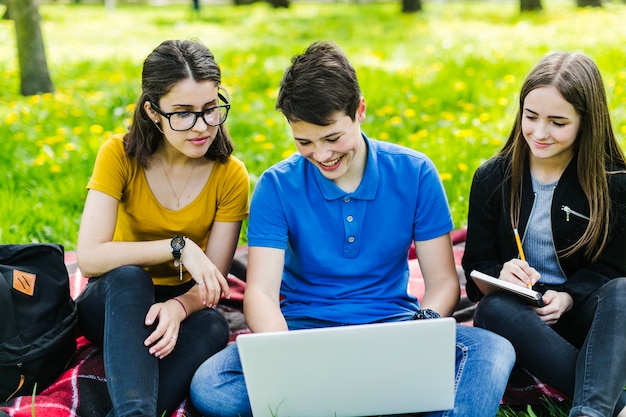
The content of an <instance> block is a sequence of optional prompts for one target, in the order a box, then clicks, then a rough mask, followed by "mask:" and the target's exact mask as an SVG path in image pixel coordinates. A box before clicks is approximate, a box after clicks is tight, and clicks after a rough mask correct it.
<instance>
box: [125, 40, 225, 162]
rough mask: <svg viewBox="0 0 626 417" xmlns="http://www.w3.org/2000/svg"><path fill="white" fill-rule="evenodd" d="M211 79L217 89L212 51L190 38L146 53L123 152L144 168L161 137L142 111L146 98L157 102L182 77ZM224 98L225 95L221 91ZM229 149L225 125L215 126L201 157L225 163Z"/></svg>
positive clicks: (219, 77)
mask: <svg viewBox="0 0 626 417" xmlns="http://www.w3.org/2000/svg"><path fill="white" fill-rule="evenodd" d="M186 79H193V80H195V81H211V82H213V83H215V85H216V86H217V87H218V88H219V89H220V90H221V88H220V85H221V82H222V74H221V70H220V67H219V66H218V65H217V63H216V62H215V57H214V56H213V53H212V52H211V51H210V50H209V49H208V48H207V47H206V46H204V45H202V44H201V43H199V42H197V41H192V40H167V41H164V42H163V43H161V44H160V45H159V46H157V47H156V48H155V49H154V50H153V51H152V52H151V53H150V55H148V57H147V58H146V60H145V61H144V64H143V71H142V73H141V96H140V97H139V100H138V101H137V105H136V106H135V112H134V114H133V120H132V124H131V126H130V129H129V130H128V133H126V135H125V136H124V150H125V151H126V155H128V156H134V157H135V158H137V161H138V162H139V164H140V165H141V166H143V167H144V168H145V167H147V166H148V162H149V160H150V156H151V155H152V154H154V152H155V151H156V150H157V148H158V146H159V143H161V141H162V140H163V133H162V132H161V131H160V130H159V129H158V128H157V126H156V125H155V124H154V123H153V121H152V120H151V119H150V117H149V115H148V114H146V112H145V109H144V107H143V105H144V103H145V102H146V101H151V102H154V103H157V104H158V103H159V101H160V100H161V98H162V97H163V96H164V95H166V94H167V93H169V92H170V90H171V89H172V87H174V85H175V84H176V83H178V82H180V81H182V80H186ZM222 92H223V94H224V96H225V97H228V95H227V94H226V92H225V91H223V90H222ZM232 152H233V143H232V140H231V138H230V136H229V135H228V130H227V129H226V126H225V125H221V126H220V127H219V129H218V132H217V136H216V137H215V140H214V141H213V143H212V144H211V147H210V148H209V149H208V151H207V153H206V154H205V157H206V158H207V159H210V160H218V161H220V162H225V161H226V160H228V158H229V156H230V154H231V153H232Z"/></svg>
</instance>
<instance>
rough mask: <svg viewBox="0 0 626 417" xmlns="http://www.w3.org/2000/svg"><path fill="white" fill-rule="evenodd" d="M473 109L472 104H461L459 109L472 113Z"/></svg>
mask: <svg viewBox="0 0 626 417" xmlns="http://www.w3.org/2000/svg"><path fill="white" fill-rule="evenodd" d="M475 107H476V106H475V105H474V103H461V108H462V109H463V111H466V112H471V111H474V108H475Z"/></svg>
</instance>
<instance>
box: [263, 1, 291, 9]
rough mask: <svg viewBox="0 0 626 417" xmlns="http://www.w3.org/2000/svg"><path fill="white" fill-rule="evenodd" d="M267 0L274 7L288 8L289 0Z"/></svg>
mask: <svg viewBox="0 0 626 417" xmlns="http://www.w3.org/2000/svg"><path fill="white" fill-rule="evenodd" d="M267 2H268V3H269V4H270V5H271V6H272V7H273V8H275V9H278V8H285V9H286V8H288V7H289V4H290V3H289V0H267Z"/></svg>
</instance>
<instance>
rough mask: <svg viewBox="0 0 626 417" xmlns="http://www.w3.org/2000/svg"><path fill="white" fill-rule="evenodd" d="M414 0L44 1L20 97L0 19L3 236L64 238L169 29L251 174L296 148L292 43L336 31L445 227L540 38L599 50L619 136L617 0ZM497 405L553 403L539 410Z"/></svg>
mask: <svg viewBox="0 0 626 417" xmlns="http://www.w3.org/2000/svg"><path fill="white" fill-rule="evenodd" d="M424 3H425V10H424V12H423V13H421V14H415V15H402V14H401V13H400V4H399V2H380V3H366V4H358V3H355V2H336V3H330V2H328V3H306V2H300V3H296V4H293V5H292V7H291V8H289V9H287V10H274V9H271V8H270V7H269V6H267V5H266V4H263V3H258V4H254V5H251V6H240V7H235V6H230V5H214V6H209V5H204V6H203V8H202V15H201V16H200V17H198V18H194V19H191V18H190V11H189V9H190V5H184V6H183V5H179V6H162V7H157V6H145V5H141V6H140V5H126V6H121V5H118V6H117V8H116V9H115V10H105V8H104V7H103V6H100V5H75V4H49V5H42V6H40V8H39V10H40V14H41V16H42V30H43V34H44V40H45V44H46V49H47V58H48V66H49V69H50V72H51V76H52V79H53V82H54V84H55V87H56V91H55V93H53V94H44V95H40V96H32V97H21V96H19V94H18V93H19V73H18V68H17V63H16V62H17V58H16V56H17V53H16V50H15V39H14V30H13V25H12V22H10V21H0V57H1V59H0V138H1V140H0V167H1V171H2V173H3V174H2V175H3V179H4V181H2V182H0V201H2V204H1V207H2V216H0V242H1V243H26V242H37V241H40V242H44V241H55V242H60V243H62V244H64V245H65V246H66V248H67V249H69V250H71V249H75V245H76V236H77V232H78V225H79V221H80V215H81V211H82V205H83V200H84V197H85V194H86V190H85V185H86V183H87V180H88V178H89V175H90V173H91V169H92V166H93V162H94V158H95V154H96V152H97V150H98V148H99V146H100V144H101V143H102V141H103V140H104V138H106V137H107V136H108V135H110V134H111V133H116V132H123V131H125V127H126V126H127V124H128V122H129V115H130V112H131V110H132V109H133V106H134V104H135V100H136V98H137V95H138V92H139V82H140V71H141V65H142V62H143V59H144V58H145V56H146V55H147V54H148V53H149V52H150V51H151V50H152V49H153V48H154V47H155V46H156V45H157V44H159V43H160V42H161V41H162V40H165V39H170V38H197V39H199V40H201V41H202V42H204V43H205V44H206V45H208V46H209V48H211V49H212V51H213V52H214V53H215V55H216V58H217V60H218V62H219V63H220V65H221V67H222V71H223V80H224V86H225V87H226V88H227V89H228V91H229V92H230V95H231V99H232V111H231V113H230V115H229V120H228V125H229V129H230V132H231V133H232V136H233V138H234V140H235V142H236V152H235V154H236V155H237V156H238V157H240V158H241V159H242V160H243V161H244V162H245V163H246V165H247V167H248V170H249V172H250V174H251V176H252V182H253V185H254V182H255V179H256V178H257V177H258V175H259V174H260V173H261V172H262V171H263V170H264V169H266V168H267V167H269V166H270V165H271V164H272V163H274V162H277V161H279V160H280V159H282V158H284V157H285V156H287V155H289V154H290V153H292V152H293V151H294V146H293V144H292V140H291V138H290V135H289V130H288V128H287V124H286V122H285V121H284V119H283V117H282V116H281V115H280V114H279V113H278V112H276V111H275V110H274V101H275V98H276V93H277V87H278V83H279V80H280V78H281V76H282V73H283V70H284V69H285V67H286V66H287V65H288V64H289V62H290V58H291V56H292V55H294V54H296V53H299V52H301V51H302V50H303V49H304V48H305V47H306V46H307V45H308V44H309V43H310V42H312V41H314V40H318V39H326V40H332V41H334V42H336V43H338V44H339V45H340V46H341V47H342V48H343V49H344V50H345V51H346V53H347V54H348V56H349V58H350V59H351V61H352V62H353V64H354V65H355V67H356V68H357V72H358V75H359V79H360V82H361V85H362V89H363V93H364V95H365V98H366V101H367V104H368V113H367V120H366V121H365V123H364V124H363V129H364V131H365V132H366V133H367V134H368V135H369V136H370V137H373V138H379V139H382V140H387V141H391V142H396V143H400V144H403V145H406V146H409V147H411V148H415V149H418V150H420V151H423V152H425V153H427V154H428V155H429V156H430V157H431V158H432V159H433V161H434V162H435V164H436V165H437V167H438V169H439V171H440V175H441V178H442V179H443V182H444V185H445V187H446V192H447V195H448V199H449V203H450V206H451V209H452V213H453V216H454V220H455V223H456V226H457V227H460V226H463V225H464V224H465V222H466V214H467V196H468V193H469V186H470V182H471V178H472V174H473V172H474V170H475V169H476V167H477V166H478V165H479V164H481V163H482V162H483V161H485V160H486V159H487V158H489V157H490V156H492V155H493V154H494V153H495V152H496V151H497V150H498V149H499V148H500V147H501V145H502V144H503V140H504V139H505V138H506V136H507V134H508V131H509V128H510V126H511V123H512V121H513V117H514V110H515V108H516V100H517V97H518V91H519V88H520V86H521V83H522V80H523V78H524V77H525V75H526V73H527V72H528V71H529V70H530V68H531V66H532V65H534V63H535V62H537V61H538V60H539V59H540V58H541V57H542V56H543V55H545V54H546V53H547V52H548V51H552V50H569V51H581V52H584V53H586V54H588V55H590V56H591V57H592V58H593V59H595V60H596V62H597V63H598V65H599V66H600V69H601V70H602V72H603V76H604V79H605V84H606V88H607V92H608V95H609V101H610V106H611V110H612V117H613V122H614V127H615V130H616V133H617V134H618V137H619V138H621V140H622V141H623V138H624V136H625V134H626V94H625V93H624V89H625V87H626V59H624V49H623V46H624V45H626V25H624V24H623V22H624V21H626V5H625V4H623V3H621V2H618V1H612V2H607V3H606V5H605V7H604V8H602V9H598V10H595V9H584V10H583V9H577V8H576V7H575V1H574V0H567V1H566V0H550V1H544V2H543V3H544V7H545V10H544V11H543V12H542V13H540V14H529V15H520V14H519V12H518V6H519V5H518V1H482V2H481V1H453V2H441V1H426V2H424ZM1 7H2V6H0V8H1ZM0 12H2V10H0ZM241 241H242V243H243V242H245V233H244V234H243V235H242V238H241ZM542 413H545V414H542ZM559 413H561V414H559ZM500 415H501V416H520V417H521V416H533V415H555V416H558V415H566V414H564V413H562V411H560V410H559V409H558V407H557V408H556V409H553V408H551V407H547V408H546V409H544V408H541V409H538V408H536V409H535V410H531V409H526V408H524V409H522V410H509V409H505V408H503V409H502V410H501V414H500Z"/></svg>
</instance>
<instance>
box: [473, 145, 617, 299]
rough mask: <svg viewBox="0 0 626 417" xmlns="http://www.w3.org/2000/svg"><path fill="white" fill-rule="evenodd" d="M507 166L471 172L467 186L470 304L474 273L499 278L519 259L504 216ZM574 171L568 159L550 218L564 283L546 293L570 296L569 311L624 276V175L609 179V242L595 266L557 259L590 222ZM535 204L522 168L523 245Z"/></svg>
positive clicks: (502, 162) (491, 164) (575, 257)
mask: <svg viewBox="0 0 626 417" xmlns="http://www.w3.org/2000/svg"><path fill="white" fill-rule="evenodd" d="M509 161H510V160H509V159H508V158H503V157H494V158H492V159H490V160H489V161H487V162H486V163H485V164H483V165H482V166H481V167H479V168H478V170H476V173H475V174H474V179H473V181H472V187H471V191H470V200H469V214H468V228H467V242H466V247H465V253H464V256H463V261H462V265H463V268H464V270H465V275H466V277H467V293H468V296H469V298H470V299H471V300H474V301H477V300H479V299H480V298H481V297H482V294H481V292H480V290H479V289H478V287H477V286H476V284H475V283H474V282H473V281H472V279H471V277H470V276H469V274H470V272H471V271H472V270H473V269H476V270H478V271H481V272H484V273H486V274H489V275H492V276H495V277H498V276H499V274H500V270H501V269H502V265H503V264H504V263H505V262H507V261H509V260H511V259H513V258H517V257H518V250H517V245H516V243H515V237H514V234H513V230H512V226H511V221H510V216H509V206H510V187H511V184H510V179H509V178H506V179H505V177H506V167H507V166H508V164H509ZM576 166H577V164H576V158H573V160H572V162H571V163H570V164H569V166H568V167H567V168H566V169H565V171H564V172H563V175H562V176H561V178H560V179H559V183H558V185H557V187H556V189H555V191H554V195H553V200H552V209H551V214H550V215H551V220H552V237H553V240H554V246H555V248H556V250H557V254H560V255H559V256H558V259H559V264H560V267H561V269H562V270H563V273H564V274H565V276H566V277H567V281H566V282H565V283H564V284H561V285H551V286H549V288H552V289H554V290H556V291H564V292H567V293H569V294H570V295H571V296H572V298H573V299H574V306H575V307H574V308H576V306H579V305H580V303H582V302H583V301H584V300H585V299H586V298H587V297H588V296H589V295H591V293H593V292H594V291H595V290H597V289H598V288H600V287H601V286H602V285H604V284H605V283H606V282H607V281H609V280H610V279H612V278H616V277H623V276H626V233H625V229H626V174H622V173H619V174H609V175H608V180H609V193H610V195H611V219H610V229H609V230H610V237H609V241H608V242H607V245H606V247H605V248H604V251H603V253H602V255H601V256H600V258H598V260H597V261H596V262H589V261H588V260H587V259H585V257H584V255H583V253H582V251H578V252H576V253H574V254H572V255H570V256H568V257H563V255H562V253H561V251H562V250H563V249H566V248H568V247H569V246H570V245H571V244H572V243H574V242H575V241H576V240H578V238H579V237H580V236H581V235H582V233H583V232H584V231H585V228H586V227H587V222H588V218H589V207H588V205H587V200H586V198H585V195H584V193H583V190H582V188H581V187H580V184H579V183H578V177H577V169H576ZM534 199H535V196H534V193H533V190H532V181H531V177H530V169H529V168H528V166H527V167H526V170H525V173H524V179H523V188H522V207H521V214H520V224H519V233H520V237H521V238H522V240H523V238H524V231H525V230H526V225H527V222H528V218H529V217H530V213H531V211H532V207H533V204H534ZM568 211H569V213H568ZM581 215H582V216H581ZM585 217H586V218H585ZM531 266H532V265H531ZM540 282H541V281H540Z"/></svg>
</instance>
